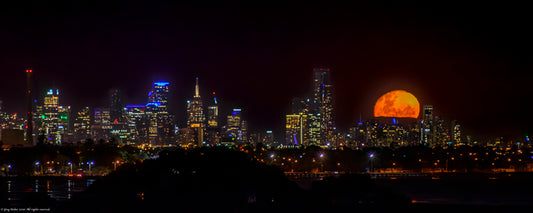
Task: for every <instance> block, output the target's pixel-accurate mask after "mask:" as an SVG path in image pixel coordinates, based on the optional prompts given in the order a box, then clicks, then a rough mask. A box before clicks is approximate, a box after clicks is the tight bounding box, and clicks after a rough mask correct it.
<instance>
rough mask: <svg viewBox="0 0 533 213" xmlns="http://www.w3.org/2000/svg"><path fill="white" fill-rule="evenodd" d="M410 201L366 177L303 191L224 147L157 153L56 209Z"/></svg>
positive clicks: (395, 204) (325, 207) (268, 208)
mask: <svg viewBox="0 0 533 213" xmlns="http://www.w3.org/2000/svg"><path fill="white" fill-rule="evenodd" d="M409 205H410V200H409V199H408V198H407V197H405V196H403V195H401V194H396V193H393V192H392V191H388V190H386V189H379V188H377V187H376V185H375V184H374V182H373V180H371V179H370V177H369V176H368V175H349V176H348V175H346V176H341V177H331V178H326V179H325V180H323V181H317V182H314V183H313V184H312V187H311V188H310V189H307V190H304V189H302V188H300V187H298V185H297V184H296V183H295V182H291V181H289V180H288V179H287V178H286V177H285V175H284V174H283V171H282V170H280V169H279V168H278V167H276V166H272V165H267V164H264V163H260V162H259V161H257V160H255V159H253V158H250V157H248V156H247V155H246V154H245V153H244V152H240V151H235V150H230V149H227V148H224V147H215V148H200V149H195V150H189V151H185V150H174V151H162V152H161V153H160V157H159V158H158V159H154V160H145V161H144V162H142V163H140V164H136V165H134V164H125V165H123V166H121V167H120V168H119V169H117V171H115V172H112V173H111V174H109V175H107V176H106V177H103V178H102V179H101V180H99V181H97V182H95V183H94V184H93V185H91V187H89V188H88V190H87V191H85V192H83V193H81V194H78V195H77V196H75V197H74V198H73V199H72V200H70V201H68V202H67V203H64V205H60V206H59V207H58V210H59V211H62V212H117V211H118V212H162V211H165V212H166V211H175V212H212V211H216V212H324V211H331V210H353V209H354V208H359V209H361V210H363V209H366V210H369V209H373V210H384V209H393V208H395V209H402V208H407V207H408V206H409Z"/></svg>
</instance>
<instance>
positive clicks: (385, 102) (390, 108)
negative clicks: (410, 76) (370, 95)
mask: <svg viewBox="0 0 533 213" xmlns="http://www.w3.org/2000/svg"><path fill="white" fill-rule="evenodd" d="M419 113H420V104H419V103H418V100H417V99H416V97H415V96H414V95H413V94H411V93H409V92H406V91H404V90H394V91H390V92H388V93H385V95H382V96H381V97H380V98H379V99H378V101H376V105H375V106H374V117H393V118H418V114H419Z"/></svg>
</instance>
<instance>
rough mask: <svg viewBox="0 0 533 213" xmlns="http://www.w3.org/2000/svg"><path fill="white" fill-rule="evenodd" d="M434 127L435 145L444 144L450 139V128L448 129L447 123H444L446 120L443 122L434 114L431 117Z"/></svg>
mask: <svg viewBox="0 0 533 213" xmlns="http://www.w3.org/2000/svg"><path fill="white" fill-rule="evenodd" d="M433 120H434V121H433V123H434V127H433V130H435V132H434V134H435V137H434V138H435V141H434V144H435V145H439V146H444V145H446V143H447V142H449V141H450V135H449V133H450V130H449V129H448V125H446V122H444V119H442V118H441V117H439V116H435V117H434V119H433Z"/></svg>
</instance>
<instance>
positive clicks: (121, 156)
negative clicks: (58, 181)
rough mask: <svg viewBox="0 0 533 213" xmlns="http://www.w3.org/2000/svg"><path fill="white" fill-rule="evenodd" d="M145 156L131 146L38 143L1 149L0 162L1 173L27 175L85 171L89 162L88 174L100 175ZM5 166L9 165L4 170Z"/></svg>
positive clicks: (85, 143)
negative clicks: (89, 169) (89, 172)
mask: <svg viewBox="0 0 533 213" xmlns="http://www.w3.org/2000/svg"><path fill="white" fill-rule="evenodd" d="M147 157H148V154H147V153H143V151H142V150H140V149H138V148H137V147H134V146H117V144H115V143H113V142H105V141H103V140H100V141H98V142H95V141H93V140H87V141H86V142H84V143H76V144H73V143H66V144H63V145H61V146H58V145H51V144H42V143H41V144H38V145H36V146H33V147H12V148H10V149H9V150H0V165H1V166H2V167H3V168H4V169H3V171H2V172H3V174H2V175H17V176H28V175H63V174H68V173H71V172H72V173H76V172H80V173H86V172H88V163H91V173H92V174H91V175H103V174H107V173H109V172H111V171H112V170H113V169H114V168H115V165H114V164H115V163H116V164H117V165H119V164H123V163H128V162H136V161H138V160H142V159H145V158H147ZM117 161H118V162H117ZM7 167H10V168H9V169H5V168H7ZM71 170H72V171H71Z"/></svg>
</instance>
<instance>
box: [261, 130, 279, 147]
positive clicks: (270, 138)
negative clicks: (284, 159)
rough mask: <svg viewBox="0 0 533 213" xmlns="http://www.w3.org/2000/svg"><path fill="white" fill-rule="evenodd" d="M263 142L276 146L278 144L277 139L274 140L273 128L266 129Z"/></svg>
mask: <svg viewBox="0 0 533 213" xmlns="http://www.w3.org/2000/svg"><path fill="white" fill-rule="evenodd" d="M263 144H266V145H267V146H274V147H275V146H277V145H278V144H277V143H276V141H274V133H273V132H272V130H267V131H265V138H264V140H263Z"/></svg>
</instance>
